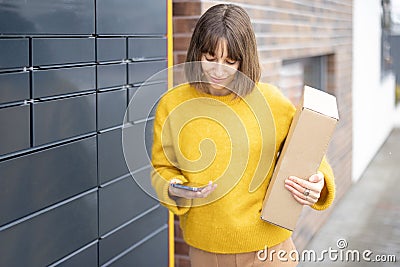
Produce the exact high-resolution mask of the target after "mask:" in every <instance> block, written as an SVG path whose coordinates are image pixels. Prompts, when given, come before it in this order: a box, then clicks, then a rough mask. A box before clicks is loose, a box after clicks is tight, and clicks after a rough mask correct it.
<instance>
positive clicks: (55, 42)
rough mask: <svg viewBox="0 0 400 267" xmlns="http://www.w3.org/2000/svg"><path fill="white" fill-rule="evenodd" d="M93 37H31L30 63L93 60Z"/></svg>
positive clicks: (84, 61)
mask: <svg viewBox="0 0 400 267" xmlns="http://www.w3.org/2000/svg"><path fill="white" fill-rule="evenodd" d="M94 47H95V39H94V38H33V39H32V55H31V56H32V65H33V66H46V65H60V64H73V63H91V62H93V63H94V62H95V49H94Z"/></svg>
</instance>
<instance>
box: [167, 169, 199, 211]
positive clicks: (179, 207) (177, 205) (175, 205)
mask: <svg viewBox="0 0 400 267" xmlns="http://www.w3.org/2000/svg"><path fill="white" fill-rule="evenodd" d="M174 179H179V180H181V181H182V182H183V183H186V182H188V181H187V180H186V178H185V177H184V176H183V175H179V176H176V177H174ZM169 186H170V185H169V182H168V183H165V185H164V187H163V190H162V192H163V201H162V204H163V205H164V206H165V207H167V208H168V209H169V210H170V211H171V212H172V213H174V214H176V215H183V214H185V213H186V212H188V211H189V209H190V207H191V206H192V200H191V199H186V198H182V197H177V198H175V197H174V198H173V197H171V196H170V194H169Z"/></svg>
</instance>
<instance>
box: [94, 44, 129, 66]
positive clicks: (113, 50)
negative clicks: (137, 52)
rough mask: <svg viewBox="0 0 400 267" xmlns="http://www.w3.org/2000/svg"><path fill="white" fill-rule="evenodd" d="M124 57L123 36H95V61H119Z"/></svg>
mask: <svg viewBox="0 0 400 267" xmlns="http://www.w3.org/2000/svg"><path fill="white" fill-rule="evenodd" d="M123 59H126V39H125V38H97V61H98V62H102V61H121V60H123Z"/></svg>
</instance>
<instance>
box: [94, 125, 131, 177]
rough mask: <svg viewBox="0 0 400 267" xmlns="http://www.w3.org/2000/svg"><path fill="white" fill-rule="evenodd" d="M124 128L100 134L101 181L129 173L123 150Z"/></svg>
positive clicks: (99, 166)
mask: <svg viewBox="0 0 400 267" xmlns="http://www.w3.org/2000/svg"><path fill="white" fill-rule="evenodd" d="M121 137H122V129H114V130H112V131H107V132H104V133H101V134H99V135H98V159H99V162H98V170H99V183H100V184H104V183H106V182H108V181H110V180H112V179H114V178H117V177H120V176H123V175H125V174H127V173H129V169H128V167H127V166H126V163H125V158H124V154H123V150H122V139H121Z"/></svg>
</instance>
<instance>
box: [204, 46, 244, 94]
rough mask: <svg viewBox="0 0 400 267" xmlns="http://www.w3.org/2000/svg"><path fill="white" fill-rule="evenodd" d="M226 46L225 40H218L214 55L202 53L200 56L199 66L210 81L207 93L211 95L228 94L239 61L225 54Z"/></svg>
mask: <svg viewBox="0 0 400 267" xmlns="http://www.w3.org/2000/svg"><path fill="white" fill-rule="evenodd" d="M227 52H228V48H227V44H226V41H225V40H222V41H221V42H219V44H218V47H217V49H216V51H215V55H210V54H209V53H204V54H203V55H202V56H201V67H202V69H203V73H204V78H205V80H206V81H207V82H209V83H210V86H209V93H210V94H212V95H228V94H230V90H229V89H228V88H229V86H228V85H229V84H230V83H231V82H232V81H233V79H234V78H235V74H236V72H237V70H238V69H239V65H240V62H239V61H235V60H232V59H230V58H228V56H227Z"/></svg>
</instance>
